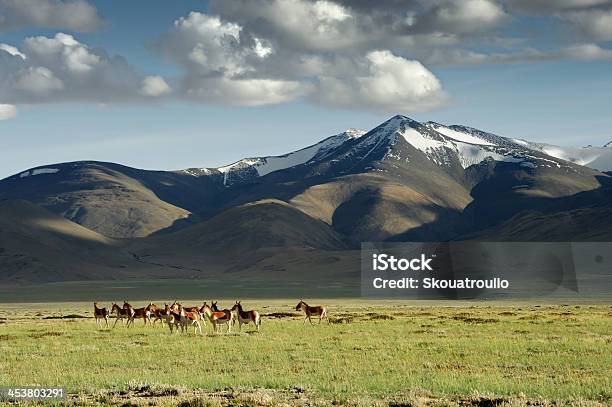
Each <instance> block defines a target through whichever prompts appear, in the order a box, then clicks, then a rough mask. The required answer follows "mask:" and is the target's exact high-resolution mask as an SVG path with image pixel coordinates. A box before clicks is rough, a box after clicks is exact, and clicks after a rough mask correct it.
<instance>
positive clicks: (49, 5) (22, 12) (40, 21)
mask: <svg viewBox="0 0 612 407" xmlns="http://www.w3.org/2000/svg"><path fill="white" fill-rule="evenodd" d="M101 25H102V19H101V18H100V17H99V16H98V12H97V10H96V8H95V7H93V6H92V5H90V4H89V3H88V2H87V1H84V0H0V31H5V30H10V29H19V28H23V27H39V28H53V29H64V30H72V31H81V32H84V31H92V30H95V29H97V28H99V27H100V26H101Z"/></svg>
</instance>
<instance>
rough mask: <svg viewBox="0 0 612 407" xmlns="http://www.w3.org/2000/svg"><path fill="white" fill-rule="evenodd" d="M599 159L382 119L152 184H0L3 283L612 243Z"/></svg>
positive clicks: (67, 167) (342, 264) (103, 175)
mask: <svg viewBox="0 0 612 407" xmlns="http://www.w3.org/2000/svg"><path fill="white" fill-rule="evenodd" d="M611 171H612V145H611V144H610V143H608V145H606V146H603V147H592V146H587V147H583V148H571V147H559V146H554V145H550V144H542V143H535V142H531V141H526V140H523V139H520V138H511V137H502V136H499V135H495V134H492V133H488V132H485V131H481V130H477V129H474V128H471V127H466V126H459V125H452V126H446V125H442V124H439V123H435V122H425V123H421V122H417V121H415V120H412V119H410V118H408V117H405V116H399V115H398V116H394V117H392V118H391V119H389V120H387V121H386V122H384V123H382V124H381V125H379V126H377V127H375V128H374V129H372V130H370V131H367V132H365V131H359V130H354V129H351V130H347V131H346V132H343V133H341V134H337V135H334V136H331V137H328V138H326V139H324V140H322V141H321V142H319V143H317V144H314V145H312V146H309V147H306V148H304V149H301V150H298V151H295V152H291V153H288V154H285V155H282V156H268V157H254V158H245V159H242V160H240V161H238V162H235V163H233V164H230V165H227V166H224V167H219V168H207V167H202V168H188V169H184V170H179V171H150V170H141V169H135V168H130V167H126V166H122V165H119V164H114V163H105V162H94V161H81V162H71V163H59V164H52V165H46V166H44V167H37V168H32V169H29V170H26V171H22V172H21V173H18V174H15V175H13V176H11V177H8V178H5V179H3V180H1V181H0V225H1V226H2V229H1V230H0V270H1V271H0V280H3V281H12V282H30V281H60V280H88V279H98V280H99V279H122V278H132V277H134V278H136V277H146V278H157V277H158V278H167V277H170V276H181V277H192V276H201V275H204V274H210V273H221V274H222V273H238V274H241V273H242V274H245V275H248V276H255V275H257V276H264V277H263V278H278V277H279V276H282V277H283V278H285V277H287V276H291V278H294V277H295V276H296V274H300V275H302V276H303V277H304V278H309V277H312V276H314V275H317V274H325V275H329V273H340V274H343V275H349V274H351V273H352V274H355V273H356V274H358V273H359V258H358V257H359V255H358V253H359V252H358V249H359V245H360V243H361V242H367V241H449V240H461V239H478V240H504V241H506V240H507V241H598V240H599V241H602V240H609V239H610V238H612V217H611V216H610V214H611V212H612V206H611V205H610V202H612V201H611V199H610V198H612V175H611V174H612V172H611Z"/></svg>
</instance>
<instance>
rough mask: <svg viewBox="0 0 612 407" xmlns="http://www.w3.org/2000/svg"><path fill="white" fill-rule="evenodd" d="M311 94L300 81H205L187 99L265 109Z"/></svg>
mask: <svg viewBox="0 0 612 407" xmlns="http://www.w3.org/2000/svg"><path fill="white" fill-rule="evenodd" d="M309 91H310V86H309V85H308V84H303V83H300V82H297V81H285V80H275V79H229V78H203V79H200V80H194V81H193V82H192V83H190V84H189V85H188V87H187V90H186V96H187V97H189V98H192V99H195V100H197V101H202V102H208V103H216V104H225V105H233V106H263V105H273V104H278V103H285V102H290V101H292V100H294V99H297V98H299V97H301V96H304V95H305V94H307V93H308V92H309Z"/></svg>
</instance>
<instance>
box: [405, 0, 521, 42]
mask: <svg viewBox="0 0 612 407" xmlns="http://www.w3.org/2000/svg"><path fill="white" fill-rule="evenodd" d="M508 17H509V16H508V14H506V12H505V11H504V9H503V8H502V7H501V6H500V5H498V4H496V3H494V2H492V1H490V0H454V1H446V2H444V3H442V4H439V5H438V6H436V7H434V8H433V9H431V10H430V11H429V12H427V13H425V14H424V15H423V16H421V17H418V16H417V17H416V21H415V23H414V26H415V28H417V30H418V31H441V32H449V33H456V34H470V33H477V32H483V31H488V30H491V29H492V28H495V27H497V26H498V25H499V24H501V23H502V22H504V21H506V20H507V19H508Z"/></svg>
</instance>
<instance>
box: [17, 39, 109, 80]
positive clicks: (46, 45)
mask: <svg viewBox="0 0 612 407" xmlns="http://www.w3.org/2000/svg"><path fill="white" fill-rule="evenodd" d="M24 47H25V50H26V53H27V54H28V55H31V56H32V57H33V58H35V59H37V60H41V61H44V62H47V63H54V64H57V63H59V64H61V65H62V67H63V68H65V69H67V70H69V71H71V72H75V73H85V72H89V71H91V70H92V69H93V68H94V67H95V66H96V65H97V64H99V63H100V57H99V56H98V55H95V54H93V53H92V52H90V50H89V48H88V47H87V46H86V45H84V44H81V43H80V42H78V41H77V40H76V39H75V38H74V37H73V36H72V35H68V34H64V33H58V34H56V35H55V37H53V38H47V37H43V36H39V37H29V38H26V40H25V41H24Z"/></svg>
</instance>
